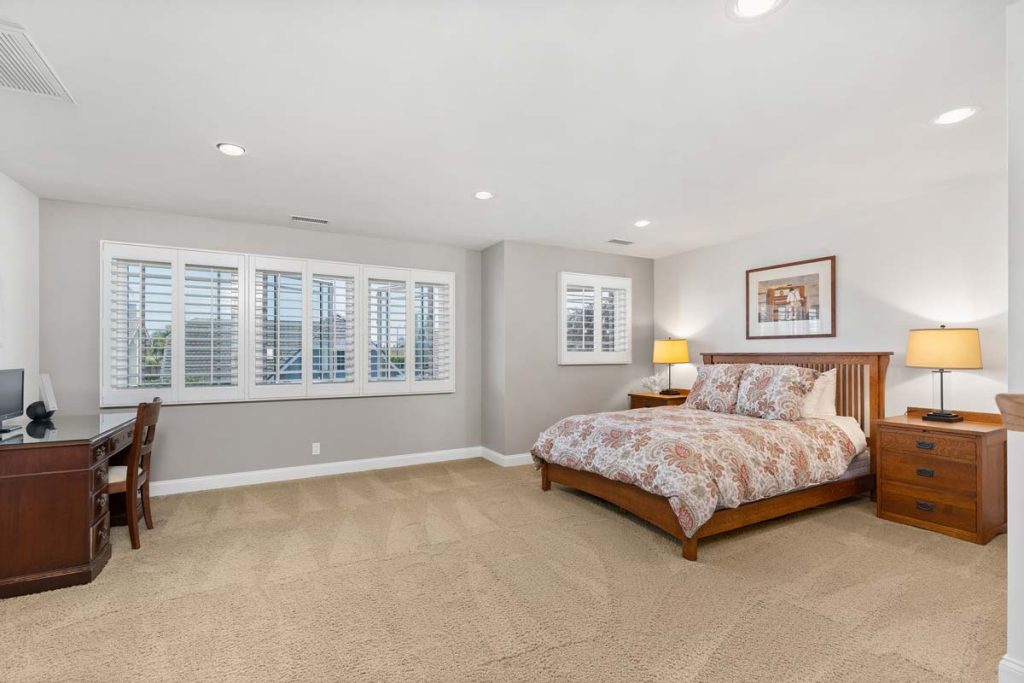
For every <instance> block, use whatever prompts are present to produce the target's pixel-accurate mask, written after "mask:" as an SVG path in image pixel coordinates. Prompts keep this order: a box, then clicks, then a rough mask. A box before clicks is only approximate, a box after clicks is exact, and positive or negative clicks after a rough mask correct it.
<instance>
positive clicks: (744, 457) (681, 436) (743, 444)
mask: <svg viewBox="0 0 1024 683" xmlns="http://www.w3.org/2000/svg"><path fill="white" fill-rule="evenodd" d="M531 453H532V454H533V458H534V460H535V461H536V463H537V466H538V467H539V466H540V461H541V460H546V461H547V462H550V463H554V464H556V465H562V466H563V467H569V468H572V469H575V470H583V471H586V472H593V473H594V474H599V475H601V476H602V477H605V478H607V479H613V480H615V481H622V482H626V483H627V484H633V485H634V486H637V487H639V488H641V489H643V490H644V491H647V492H649V493H653V494H655V495H657V496H664V497H666V498H668V501H669V504H670V505H671V506H672V509H673V510H674V511H675V513H676V516H677V517H679V524H680V526H681V527H682V529H683V533H685V534H686V536H687V537H691V536H693V534H694V533H695V532H696V531H697V529H699V528H700V527H701V526H702V525H703V524H704V523H705V522H706V521H708V519H710V518H711V515H713V514H714V512H715V510H716V509H717V508H718V507H738V506H739V505H741V504H743V503H749V502H751V501H755V500H761V499H763V498H770V497H772V496H776V495H779V494H782V493H787V492H789V491H795V490H797V489H801V488H806V487H808V486H814V485H816V484H823V483H825V482H827V481H831V480H833V479H837V478H838V477H840V476H841V475H842V474H843V472H845V471H846V469H847V467H849V465H850V461H851V460H853V458H854V456H856V455H857V453H856V452H855V446H854V444H853V442H852V441H851V440H850V437H848V436H847V435H846V433H845V432H844V431H843V430H842V429H841V428H840V427H838V426H836V425H835V424H833V423H831V422H829V421H827V420H820V419H808V420H800V421H797V422H787V421H785V420H764V419H760V418H755V417H746V416H743V415H732V414H723V413H714V412H710V411H706V410H694V409H692V408H687V407H685V406H679V407H659V408H642V409H639V410H626V411H622V412H615V413H598V414H595V415H576V416H573V417H567V418H565V419H564V420H562V421H560V422H559V423H558V424H556V425H554V426H553V427H551V428H549V429H547V430H546V431H544V432H543V433H542V434H541V435H540V438H539V439H538V440H537V443H536V444H535V445H534V447H533V449H532V451H531Z"/></svg>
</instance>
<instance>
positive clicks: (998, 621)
mask: <svg viewBox="0 0 1024 683" xmlns="http://www.w3.org/2000/svg"><path fill="white" fill-rule="evenodd" d="M154 508H155V513H156V519H157V528H156V529H155V530H154V531H150V532H148V533H147V532H146V531H145V530H143V533H142V544H143V545H142V549H141V550H138V551H132V550H131V549H130V547H129V545H128V535H127V533H126V531H125V530H124V529H123V528H122V529H115V530H114V536H113V540H114V556H113V559H112V560H111V562H110V564H109V565H108V566H107V568H106V570H105V571H104V572H103V574H102V575H101V576H100V577H99V579H98V580H97V581H96V582H94V583H93V584H91V585H89V586H82V587H78V588H70V589H66V590H62V591H55V592H51V593H45V594H40V595H34V596H27V597H24V598H16V599H12V600H7V601H0V679H2V680H4V681H25V680H32V681H70V680H91V681H95V680H117V681H122V680H124V681H127V680H136V681H137V680H199V679H205V680H248V681H255V680H272V681H281V680H353V681H359V680H368V681H370V680H373V681H377V680H389V681H399V680H401V681H405V680H472V681H505V680H556V679H561V680H586V681H606V680H612V681H614V680H665V681H687V680H694V681H739V680H766V681H783V680H794V681H805V680H806V681H869V680H908V681H941V680H970V681H975V680H995V670H996V666H997V663H998V661H999V658H1000V656H1001V655H1002V654H1003V652H1004V649H1005V648H1004V645H1005V642H1004V641H1005V634H1004V620H1005V609H1004V602H1005V598H1006V590H1005V587H1006V541H1005V537H1000V538H998V539H996V540H995V541H994V542H992V543H991V544H990V545H988V546H986V547H978V546H974V545H972V544H969V543H964V542H961V541H956V540H954V539H950V538H946V537H944V536H940V535H938V534H933V533H930V532H926V531H920V530H917V529H911V528H908V527H905V526H901V525H897V524H892V523H890V522H884V521H881V520H879V519H876V518H875V517H874V516H873V507H872V505H871V504H870V503H868V502H866V501H856V502H848V503H840V504H838V505H834V506H831V507H828V508H825V509H821V510H815V511H810V512H807V513H803V514H800V515H797V516H793V517H790V518H787V519H785V520H781V521H778V522H771V523H767V524H764V525H761V526H759V527H756V528H754V529H748V530H744V531H742V532H738V533H735V534H731V535H729V536H725V537H722V538H720V539H717V540H711V541H707V542H704V543H703V544H702V546H701V558H700V561H699V562H698V563H689V562H686V561H684V560H682V559H681V558H680V556H679V546H678V544H677V543H676V542H675V541H674V540H672V539H671V538H670V537H668V536H666V535H664V534H662V533H660V532H658V531H656V530H654V529H653V528H651V527H649V526H646V525H644V524H642V523H640V522H638V521H636V520H635V519H634V518H632V517H630V516H628V515H624V514H622V513H619V512H617V511H616V510H615V509H613V508H612V507H610V506H608V505H605V504H603V503H599V502H597V501H595V500H594V499H592V498H589V497H586V496H584V495H582V494H577V493H572V492H569V491H567V490H566V489H561V488H558V487H555V489H553V490H552V491H550V492H548V493H542V492H541V490H540V486H539V480H538V475H537V474H536V473H535V472H534V470H533V469H532V468H531V467H519V468H513V469H501V468H499V467H496V466H494V465H492V464H490V463H488V462H485V461H483V460H471V461H462V462H455V463H447V464H439V465H428V466H423V467H415V468H406V469H401V470H386V471H380V472H372V473H365V474H355V475H346V476H339V477H328V478H322V479H309V480H305V481H299V482H288V483H284V484H270V485H265V486H256V487H248V488H240V489H230V490H224V491H213V492H207V493H196V494H188V495H182V496H172V497H167V498H163V499H158V500H157V501H156V502H155V505H154Z"/></svg>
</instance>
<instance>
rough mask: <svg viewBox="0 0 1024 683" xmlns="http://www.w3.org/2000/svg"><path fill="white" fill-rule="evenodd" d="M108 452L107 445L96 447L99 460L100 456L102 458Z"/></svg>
mask: <svg viewBox="0 0 1024 683" xmlns="http://www.w3.org/2000/svg"><path fill="white" fill-rule="evenodd" d="M106 454H107V447H106V446H100V447H99V448H97V449H96V459H97V460H99V459H100V458H102V457H103V456H105V455H106Z"/></svg>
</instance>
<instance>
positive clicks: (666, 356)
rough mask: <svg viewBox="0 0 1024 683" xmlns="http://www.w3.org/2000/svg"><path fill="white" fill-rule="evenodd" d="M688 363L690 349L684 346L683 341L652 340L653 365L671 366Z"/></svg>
mask: <svg viewBox="0 0 1024 683" xmlns="http://www.w3.org/2000/svg"><path fill="white" fill-rule="evenodd" d="M689 362H690V349H689V348H688V347H687V346H686V340H685V339H655V340H654V363H664V364H667V365H672V364H674V363H689Z"/></svg>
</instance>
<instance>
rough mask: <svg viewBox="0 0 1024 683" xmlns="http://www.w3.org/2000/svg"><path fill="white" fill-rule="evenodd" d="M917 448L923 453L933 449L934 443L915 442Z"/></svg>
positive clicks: (920, 440) (922, 440)
mask: <svg viewBox="0 0 1024 683" xmlns="http://www.w3.org/2000/svg"><path fill="white" fill-rule="evenodd" d="M917 447H918V448H920V449H921V450H924V451H930V450H932V449H933V448H935V442H933V441H925V440H924V439H918V440H917Z"/></svg>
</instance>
